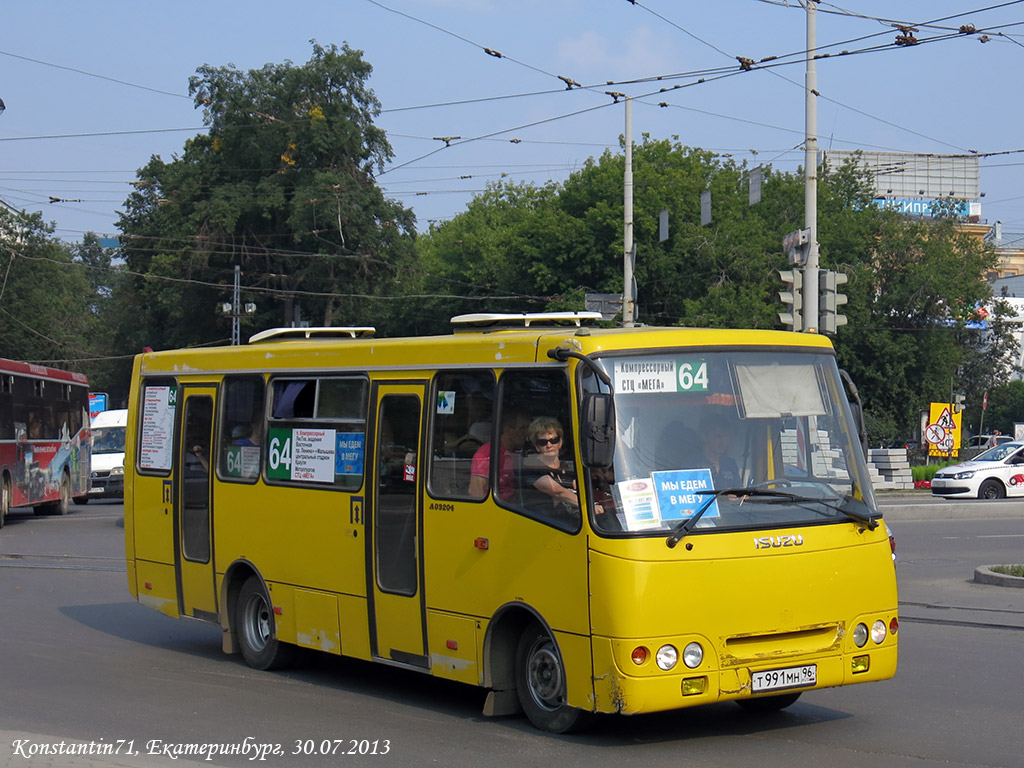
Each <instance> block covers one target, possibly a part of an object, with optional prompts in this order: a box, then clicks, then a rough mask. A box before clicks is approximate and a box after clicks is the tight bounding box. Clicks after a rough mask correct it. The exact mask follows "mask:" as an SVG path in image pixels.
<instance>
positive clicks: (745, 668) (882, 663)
mask: <svg viewBox="0 0 1024 768" xmlns="http://www.w3.org/2000/svg"><path fill="white" fill-rule="evenodd" d="M612 646H613V643H612V641H610V640H608V639H606V638H597V637H595V638H594V668H595V670H605V671H604V673H603V674H601V673H599V672H597V673H595V677H594V694H595V705H596V706H595V709H596V711H598V712H610V713H620V714H640V713H644V712H663V711H666V710H671V709H680V708H683V707H692V706H697V705H700V704H712V703H714V702H718V701H735V700H740V699H751V698H761V697H765V696H774V695H781V694H789V693H801V692H804V691H812V690H818V689H821V688H832V687H835V686H840V685H852V684H855V683H866V682H871V681H877V680H887V679H889V678H891V677H892V676H893V675H894V674H895V672H896V661H897V645H896V644H895V643H891V644H888V645H883V646H878V647H873V648H864V649H858V650H857V652H855V653H845V652H844V653H838V654H830V655H818V656H814V657H804V658H800V659H792V658H789V659H785V660H779V659H775V660H771V661H767V662H764V663H758V664H744V665H742V666H734V667H727V668H722V667H720V666H719V665H718V660H717V659H715V658H714V656H713V654H712V655H709V657H705V660H704V662H703V663H702V664H701V665H700V666H698V667H697V668H696V669H689V668H687V667H686V666H685V665H684V664H683V662H682V661H680V662H679V663H678V664H677V665H676V667H675V668H673V669H672V670H669V671H663V670H661V669H659V668H658V667H657V664H656V662H655V661H654V659H653V658H649V659H647V661H646V662H644V663H643V664H641V665H634V666H635V667H636V668H635V669H633V670H626V669H623V668H622V666H621V665H619V664H616V663H615V660H614V658H613V653H612ZM630 663H631V662H630ZM812 667H813V674H814V678H815V679H814V682H813V684H810V685H801V684H800V683H799V675H800V674H805V675H806V674H810V669H809V668H812ZM757 673H767V674H761V675H757ZM755 675H757V676H758V679H759V681H762V683H763V681H764V680H767V679H770V680H773V681H774V683H775V684H776V685H777V686H778V687H775V688H770V689H767V690H765V691H764V692H760V693H755V692H754V691H753V689H752V680H753V679H754V676H755ZM787 675H788V676H789V677H790V679H788V680H787Z"/></svg>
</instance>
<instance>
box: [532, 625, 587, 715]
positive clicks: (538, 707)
mask: <svg viewBox="0 0 1024 768" xmlns="http://www.w3.org/2000/svg"><path fill="white" fill-rule="evenodd" d="M516 690H517V691H518V694H519V703H520V704H521V705H522V707H523V711H524V712H525V713H526V716H527V717H528V718H529V720H530V722H531V723H533V724H534V725H535V726H537V727H538V728H540V729H541V730H542V731H548V732H550V733H566V732H568V731H571V730H574V729H577V728H580V727H581V726H582V725H583V724H584V716H585V714H586V713H584V712H583V711H581V710H579V709H576V708H575V707H570V706H569V705H568V704H566V703H565V692H566V683H565V667H564V666H563V664H562V657H561V655H560V654H559V652H558V646H556V645H555V641H554V640H553V639H552V638H551V635H549V634H548V633H547V631H545V630H544V628H543V627H541V626H540V625H539V624H536V623H533V624H531V625H530V626H528V627H527V628H526V629H525V630H524V631H523V634H522V636H521V637H520V638H519V646H518V648H517V651H516Z"/></svg>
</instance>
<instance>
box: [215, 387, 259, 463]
mask: <svg viewBox="0 0 1024 768" xmlns="http://www.w3.org/2000/svg"><path fill="white" fill-rule="evenodd" d="M263 399H264V387H263V378H262V377H260V376H226V377H225V378H224V396H223V398H222V401H221V413H220V419H221V421H220V430H219V434H220V442H221V450H220V463H219V470H220V475H221V477H222V478H225V479H231V480H236V479H237V480H250V481H251V480H255V479H256V478H257V477H259V474H260V455H261V450H262V444H263V421H264V408H263Z"/></svg>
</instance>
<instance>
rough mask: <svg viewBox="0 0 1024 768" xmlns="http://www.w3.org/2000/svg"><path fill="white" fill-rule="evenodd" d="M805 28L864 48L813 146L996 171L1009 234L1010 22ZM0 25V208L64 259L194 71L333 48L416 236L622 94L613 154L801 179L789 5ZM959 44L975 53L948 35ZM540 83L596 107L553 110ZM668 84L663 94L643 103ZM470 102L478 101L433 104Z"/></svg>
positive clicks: (558, 143) (558, 99)
mask: <svg viewBox="0 0 1024 768" xmlns="http://www.w3.org/2000/svg"><path fill="white" fill-rule="evenodd" d="M818 8H819V12H818V14H817V17H818V23H817V31H818V44H819V47H820V48H821V49H822V50H827V51H829V52H831V53H838V52H839V51H840V50H849V51H865V52H864V53H857V54H856V55H848V56H835V57H833V58H830V59H827V60H823V61H819V62H818V65H817V68H818V85H819V91H820V92H821V94H822V99H821V100H820V102H819V134H820V145H821V148H822V149H828V148H830V147H833V148H835V149H858V148H860V149H865V150H886V151H906V152H923V153H943V154H947V153H953V154H956V153H965V152H969V151H977V152H980V153H996V152H1009V153H1010V154H1002V155H995V156H992V157H985V158H983V159H982V161H981V164H982V172H981V189H982V191H983V192H984V194H985V196H984V198H983V199H982V218H983V220H987V221H988V222H990V223H991V222H994V221H995V220H997V219H999V220H1001V221H1002V222H1003V223H1004V227H1006V228H1007V229H1010V230H1014V229H1016V230H1024V184H1022V183H1021V181H1022V179H1024V152H1021V151H1020V150H1022V149H1024V131H1022V130H1021V128H1020V125H1021V122H1022V121H1021V112H1022V108H1024V102H1022V100H1021V98H1020V95H1019V94H1020V84H1019V81H1018V77H1019V76H1020V75H1019V73H1020V72H1021V71H1022V64H1024V2H1021V0H1018V1H1017V2H1004V3H1001V4H999V3H995V2H992V3H988V4H986V3H984V2H981V0H976V2H966V1H964V0H957V1H955V2H954V1H953V0H903V1H902V2H891V1H889V2H881V1H876V0H845V2H841V3H840V4H839V5H831V4H827V3H822V4H821V5H819V6H818ZM388 9H390V10H388ZM986 9H988V10H986ZM958 14H959V15H958ZM954 15H955V18H948V19H946V17H952V16H954ZM2 17H3V23H2V26H0V72H2V75H3V76H2V77H0V98H2V99H3V100H4V102H6V106H7V110H6V112H5V113H4V114H3V115H2V116H0V197H3V198H4V199H5V200H7V201H8V202H9V203H10V204H12V205H14V206H16V207H19V208H23V209H26V210H29V211H37V210H40V211H42V212H43V215H44V217H45V218H46V219H47V220H50V221H53V222H55V223H56V226H57V234H58V235H59V236H60V237H62V238H64V239H66V240H70V241H75V240H79V239H80V238H81V236H82V233H83V232H85V231H93V232H97V233H99V234H110V235H116V233H117V229H116V221H117V213H116V211H117V210H118V208H119V207H120V205H121V204H122V203H123V201H124V200H125V198H126V197H127V195H128V194H129V192H130V186H129V182H130V181H131V180H132V179H133V178H134V177H135V171H136V169H138V168H140V167H141V166H143V165H144V164H145V163H146V162H147V161H148V159H149V157H150V156H151V155H159V156H161V157H163V158H164V159H165V160H169V159H171V158H172V156H173V155H175V153H178V152H180V151H181V148H182V146H183V144H184V142H185V140H186V139H187V138H188V137H189V136H191V135H194V134H195V133H197V132H198V131H201V130H202V119H201V115H200V113H199V112H198V111H196V110H195V109H194V108H193V105H192V101H191V99H189V98H188V78H189V76H190V75H192V74H194V73H195V70H196V68H197V67H199V66H201V65H203V64H210V65H213V66H224V65H229V64H233V65H234V66H236V67H237V68H239V69H243V70H248V69H252V68H258V67H261V66H263V65H264V64H266V63H268V62H275V63H279V62H283V61H285V60H290V61H292V62H294V63H295V64H302V63H304V62H306V61H307V60H308V59H309V56H310V53H311V46H310V43H309V41H310V40H311V39H316V40H317V42H319V43H321V44H323V45H327V44H330V43H337V44H339V45H340V44H341V43H343V42H347V43H348V44H349V45H350V46H352V47H353V48H357V49H360V50H362V51H363V52H364V56H365V58H366V59H367V61H369V62H370V64H372V65H373V68H374V73H373V76H372V78H371V80H370V85H371V87H372V88H373V90H374V91H375V93H376V95H377V97H378V99H379V100H380V101H381V104H382V107H383V110H384V112H383V113H382V114H381V116H380V117H379V119H378V121H377V123H378V125H380V126H381V127H383V128H384V129H385V130H386V131H387V132H388V135H389V138H390V141H391V143H392V146H393V148H394V150H395V158H394V161H393V165H392V168H391V169H389V170H388V171H387V172H385V173H384V174H383V175H381V177H380V179H379V181H380V183H381V185H382V186H383V187H384V188H385V190H386V192H387V194H388V195H389V196H391V197H394V198H395V199H398V200H400V201H401V202H402V203H403V204H405V205H406V206H409V207H411V208H413V210H414V211H415V213H416V215H417V218H418V222H419V228H420V229H421V230H422V229H425V228H426V227H427V226H428V223H429V222H430V221H440V220H445V219H448V218H451V217H452V216H453V215H455V214H456V213H458V212H459V211H461V210H463V209H464V208H465V205H466V203H467V202H468V201H469V200H470V199H471V197H472V194H473V193H474V192H475V191H479V190H482V189H483V188H484V186H485V185H486V183H487V182H488V181H490V180H493V179H496V178H499V177H500V176H501V175H503V174H506V175H507V177H508V178H512V179H516V180H530V181H534V182H537V183H544V182H546V181H548V180H552V179H553V180H562V179H564V178H565V177H566V176H567V175H568V174H569V173H570V172H571V171H572V170H574V169H576V168H579V167H580V166H581V165H582V164H583V163H584V162H585V161H586V159H587V158H588V157H591V156H594V155H599V154H600V153H601V152H603V151H604V150H605V149H606V148H607V149H611V151H613V152H618V151H619V136H620V134H621V133H622V132H623V124H624V116H623V113H624V111H623V107H622V106H621V104H620V105H614V104H613V103H612V99H611V98H610V97H609V96H606V95H604V91H606V90H615V91H620V92H623V93H629V94H630V95H632V96H634V97H636V100H635V102H634V104H635V106H634V110H633V126H634V135H635V137H637V138H639V136H640V134H641V133H644V132H646V133H649V134H651V136H653V137H655V138H669V137H673V136H677V137H679V140H680V141H682V142H683V143H684V144H688V145H691V146H698V147H703V148H707V149H712V150H715V151H717V152H721V153H730V154H732V155H733V156H734V157H735V158H736V159H737V160H746V161H748V162H752V163H753V164H759V163H770V164H772V165H773V166H774V167H776V168H779V169H782V170H795V169H796V168H797V166H798V165H801V164H802V160H803V153H802V151H801V149H800V147H801V146H802V141H803V129H804V94H803V76H804V74H803V70H804V66H803V63H802V57H801V55H800V52H801V51H803V50H804V48H805V13H804V11H803V10H802V9H801V8H800V7H799V4H798V3H797V1H796V0H714V2H701V3H697V2H680V1H679V0H638V2H637V4H635V5H634V4H632V3H631V2H630V0H514V1H513V0H379V1H378V2H373V1H372V0H341V1H340V2H339V0H292V2H290V3H281V2H279V1H275V2H269V1H267V0H246V2H210V1H209V0H206V2H195V1H194V0H177V1H176V2H164V3H155V2H146V1H145V0H130V1H129V0H102V1H101V0H50V1H45V2H44V1H40V0H7V2H5V3H4V10H3V14H2ZM879 18H881V19H884V21H880V20H879ZM936 19H944V20H942V21H936V22H935V25H933V26H925V23H926V22H931V21H933V20H936ZM893 21H898V22H906V23H910V24H913V25H914V26H916V27H917V29H918V31H917V32H916V33H914V34H915V37H916V38H917V39H919V40H920V41H922V42H921V44H919V45H916V46H910V47H900V48H895V49H894V48H893V47H892V46H891V44H892V43H893V41H894V40H895V37H896V35H897V34H899V32H898V31H897V30H896V29H895V28H893V27H892V26H891V23H892V22H893ZM963 24H971V25H973V26H974V27H975V28H977V29H979V30H982V31H985V32H986V33H987V35H988V38H989V41H988V42H984V43H983V42H980V40H979V35H977V34H976V35H956V34H954V33H955V32H956V30H957V28H958V27H960V26H961V25H963ZM951 34H952V35H953V36H952V37H951V38H950V37H949V36H950V35H951ZM940 38H949V39H940ZM931 39H934V41H933V42H927V41H929V40H931ZM834 43H840V45H838V46H834V47H826V46H831V45H832V44H834ZM879 46H882V47H883V49H882V50H874V51H872V50H865V49H872V48H876V47H879ZM483 48H489V49H491V50H494V51H498V52H500V53H502V54H503V56H504V58H496V57H494V56H490V55H487V54H486V53H485V52H484V51H483V50H482V49H483ZM786 54H796V55H794V56H791V57H790V58H786V59H782V61H786V62H792V63H790V64H789V65H787V66H777V67H774V68H772V69H770V70H760V71H752V72H744V73H740V74H732V75H729V76H726V77H720V75H722V74H727V72H728V71H729V70H736V69H737V68H738V65H737V62H736V59H735V57H736V56H743V57H747V58H750V59H754V60H755V61H756V60H761V59H763V58H765V57H768V56H784V55H786ZM705 71H707V74H706V75H705V77H706V82H704V83H700V84H697V83H695V80H696V75H689V76H683V77H676V78H673V79H668V80H665V81H663V82H661V83H657V82H656V83H653V84H652V83H651V82H644V83H637V84H626V83H622V81H624V80H629V79H635V78H651V77H658V76H665V75H679V74H681V73H697V72H705ZM559 75H562V76H565V77H568V78H571V79H572V80H573V81H576V82H577V83H580V84H581V85H584V86H596V87H594V88H584V89H573V90H565V86H564V83H563V82H562V81H561V80H559V79H558V76H559ZM608 81H614V82H616V83H619V84H618V85H615V86H610V87H608V86H605V85H604V83H606V82H608ZM677 84H681V85H686V87H683V88H678V89H675V90H673V91H671V92H668V93H662V94H658V93H655V92H656V91H657V90H658V89H659V88H660V87H671V86H674V85H677ZM499 96H507V97H513V96H514V97H516V98H504V99H494V98H493V97H499ZM479 99H491V100H487V101H470V103H462V104H459V105H450V106H440V105H443V104H446V103H449V102H467V101H469V100H479ZM662 101H664V102H666V103H667V104H668V105H669V106H667V107H659V106H658V103H659V102H662ZM410 107H424V108H421V109H409V108H410ZM591 108H596V109H591ZM582 110H589V111H584V112H582V113H581V114H576V115H572V113H577V112H581V111H582ZM177 129H186V130H177ZM119 132H127V133H119ZM438 136H461V137H463V139H462V140H457V141H453V142H451V146H450V147H447V148H444V149H441V151H438V152H436V153H434V154H432V155H430V156H429V157H423V156H424V155H426V154H428V153H430V152H431V151H432V150H435V149H439V148H442V147H443V146H444V144H443V143H442V142H439V141H436V140H434V138H433V137H438ZM481 137H488V138H481ZM467 139H477V140H474V141H466V140H467ZM511 139H519V142H517V143H513V142H512V141H510V140H511ZM1015 150H1016V152H1014V151H1015ZM755 152H756V154H753V153H755ZM399 166H400V167H399ZM50 196H53V197H57V198H63V199H67V200H81V202H59V203H49V202H47V201H48V199H49V197H50Z"/></svg>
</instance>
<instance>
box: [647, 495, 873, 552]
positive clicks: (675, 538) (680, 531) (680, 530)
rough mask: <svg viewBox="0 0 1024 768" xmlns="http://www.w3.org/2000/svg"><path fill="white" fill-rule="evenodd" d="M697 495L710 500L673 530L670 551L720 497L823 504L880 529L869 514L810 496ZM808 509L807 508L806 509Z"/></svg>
mask: <svg viewBox="0 0 1024 768" xmlns="http://www.w3.org/2000/svg"><path fill="white" fill-rule="evenodd" d="M696 493H700V494H708V496H709V498H708V500H707V501H705V502H704V503H703V504H701V505H700V507H698V508H697V511H696V512H694V513H693V515H692V516H690V517H688V518H686V519H685V520H683V521H682V522H681V523H680V524H679V525H677V526H676V527H675V528H673V529H672V535H671V536H669V537H668V538H667V539H665V544H666V545H667V546H668V548H669V549H672V548H673V547H675V545H676V544H678V543H679V542H680V541H682V540H683V538H684V537H685V536H686V534H688V533H689V532H690V531H692V530H693V527H694V526H695V525H696V524H697V521H698V520H700V518H701V516H702V515H703V514H704V513H705V512H707V510H708V509H709V508H710V507H711V503H712V502H713V501H714V500H715V499H717V498H718V497H719V496H738V497H740V498H741V499H742V498H746V497H748V496H767V497H769V498H774V499H779V500H780V501H790V502H793V503H794V504H799V505H801V506H803V505H806V504H821V505H822V506H824V507H828V508H829V509H833V510H835V511H836V512H841V513H842V514H844V515H846V516H847V517H848V518H850V519H851V520H853V521H854V522H858V523H864V524H865V525H866V526H867V527H868V530H871V531H873V530H875V528H877V527H878V520H877V519H876V518H874V517H872V516H871V514H870V513H868V512H861V511H860V510H854V509H853V508H850V507H847V505H846V504H843V505H841V506H840V505H838V504H832V503H831V502H828V501H825V500H824V499H816V498H812V497H809V496H800V495H798V494H795V493H787V492H786V491H769V490H765V489H762V488H722V489H721V490H710V491H697V492H696ZM805 508H806V507H805Z"/></svg>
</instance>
